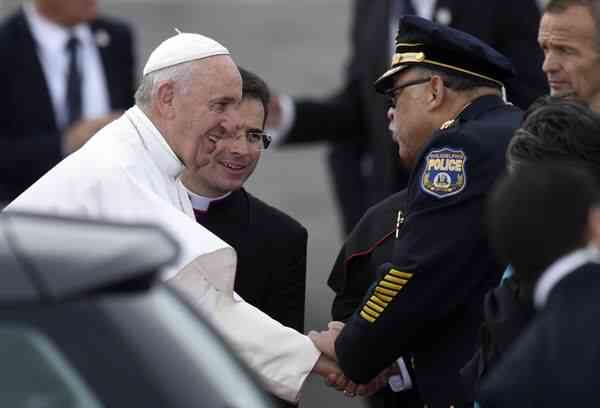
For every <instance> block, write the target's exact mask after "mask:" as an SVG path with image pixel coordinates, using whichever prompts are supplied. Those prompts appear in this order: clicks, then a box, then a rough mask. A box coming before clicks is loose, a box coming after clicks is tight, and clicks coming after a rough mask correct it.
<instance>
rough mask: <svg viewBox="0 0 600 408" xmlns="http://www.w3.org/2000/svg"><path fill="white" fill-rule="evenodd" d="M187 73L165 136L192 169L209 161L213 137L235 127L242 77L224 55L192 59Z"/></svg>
mask: <svg viewBox="0 0 600 408" xmlns="http://www.w3.org/2000/svg"><path fill="white" fill-rule="evenodd" d="M191 76H192V78H191V79H190V80H189V82H188V85H187V86H186V88H185V89H178V90H177V91H176V92H175V96H174V99H173V110H174V117H173V118H172V119H171V120H170V122H171V123H170V127H169V128H170V129H169V132H168V133H169V134H168V135H166V137H167V140H168V142H169V144H170V145H171V148H172V149H173V151H174V152H175V154H177V156H178V157H179V159H180V160H181V161H182V162H183V164H184V165H185V166H186V167H187V168H188V169H190V170H191V171H193V172H195V171H196V170H197V169H198V168H199V167H202V166H205V165H206V164H207V163H208V162H209V161H210V157H211V153H212V151H213V150H214V149H215V143H214V140H218V139H222V138H224V137H225V136H227V135H231V134H233V133H234V132H236V131H237V130H238V128H239V126H240V117H239V103H240V100H241V95H242V79H241V77H240V73H239V71H238V69H237V68H236V66H235V64H234V63H233V60H232V59H231V58H230V57H229V56H226V55H220V56H215V57H210V58H207V59H205V60H200V61H198V62H196V63H195V66H194V67H193V71H192V74H191Z"/></svg>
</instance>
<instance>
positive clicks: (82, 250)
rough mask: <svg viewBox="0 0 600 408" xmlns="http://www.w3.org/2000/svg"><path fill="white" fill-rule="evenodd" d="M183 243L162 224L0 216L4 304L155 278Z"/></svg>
mask: <svg viewBox="0 0 600 408" xmlns="http://www.w3.org/2000/svg"><path fill="white" fill-rule="evenodd" d="M178 254H179V245H178V244H177V243H176V242H175V240H174V239H173V238H172V237H171V236H170V235H169V234H167V233H166V232H165V231H164V230H163V229H161V228H160V227H158V226H155V225H150V224H130V223H114V222H104V221H93V220H89V219H82V218H74V217H62V216H50V215H41V214H32V213H24V212H16V211H9V212H3V213H2V214H0V270H1V271H2V284H1V285H0V303H5V302H14V301H35V300H39V301H56V300H61V299H64V298H65V297H72V296H77V295H80V294H83V293H86V292H90V291H93V290H99V289H102V288H106V287H113V286H114V287H118V285H119V284H124V283H127V282H132V281H134V280H137V279H142V278H144V277H146V278H148V277H153V278H154V277H156V276H157V274H158V271H159V270H160V269H161V268H162V267H164V266H167V265H169V264H171V263H173V261H175V259H176V258H177V256H178Z"/></svg>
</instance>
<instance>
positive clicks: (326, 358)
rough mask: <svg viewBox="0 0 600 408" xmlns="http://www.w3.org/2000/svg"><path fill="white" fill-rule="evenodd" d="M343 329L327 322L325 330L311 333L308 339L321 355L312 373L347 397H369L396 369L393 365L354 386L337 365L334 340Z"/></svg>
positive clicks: (395, 372)
mask: <svg viewBox="0 0 600 408" xmlns="http://www.w3.org/2000/svg"><path fill="white" fill-rule="evenodd" d="M343 327H344V323H342V322H336V321H333V322H329V324H328V325H327V330H323V331H320V332H317V331H311V332H309V333H308V337H309V338H310V339H311V340H312V342H313V343H314V344H315V346H316V347H317V349H319V351H321V352H322V353H323V354H322V355H321V357H320V358H319V360H318V361H317V363H316V364H315V367H314V368H313V372H314V373H316V374H319V375H320V376H322V377H323V378H325V382H326V384H327V385H329V386H330V387H333V388H335V389H337V390H338V391H342V392H343V393H344V395H346V396H347V397H355V396H357V395H359V396H370V395H373V394H374V393H376V392H377V391H379V390H380V389H381V388H383V387H385V386H386V384H387V383H388V379H389V377H390V376H392V375H395V374H397V373H398V367H397V365H396V364H393V365H392V366H391V367H389V368H386V369H384V370H383V371H382V372H381V373H379V374H378V375H377V376H376V377H375V378H373V379H372V380H371V381H370V382H369V383H368V384H356V383H354V382H352V381H351V380H350V379H348V378H347V377H346V376H345V375H344V373H343V372H342V370H341V369H340V368H339V366H338V364H337V356H336V353H335V340H336V339H337V336H338V335H339V334H340V332H341V331H342V329H343Z"/></svg>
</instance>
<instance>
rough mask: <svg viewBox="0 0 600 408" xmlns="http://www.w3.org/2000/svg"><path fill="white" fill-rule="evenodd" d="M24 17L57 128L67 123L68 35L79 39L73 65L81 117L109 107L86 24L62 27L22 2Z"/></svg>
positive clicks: (93, 115) (94, 44) (95, 47)
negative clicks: (78, 83)
mask: <svg viewBox="0 0 600 408" xmlns="http://www.w3.org/2000/svg"><path fill="white" fill-rule="evenodd" d="M23 9H24V12H25V17H26V19H27V22H28V23H29V27H30V28H31V33H32V35H33V39H34V41H35V42H36V44H37V55H38V58H39V60H40V63H41V65H42V70H43V71H44V76H45V78H46V84H47V85H48V90H49V92H50V99H51V100H52V107H53V108H54V114H55V117H56V120H57V123H58V126H59V128H60V129H64V127H65V125H66V123H67V101H66V87H67V85H66V84H67V69H68V65H69V54H68V52H67V47H66V44H67V41H68V39H69V37H70V35H71V33H72V34H73V35H75V36H76V37H77V39H78V40H79V48H78V54H77V65H78V67H79V71H80V73H81V79H82V82H81V85H82V88H81V91H82V103H83V106H82V111H81V114H82V119H92V118H98V117H100V116H104V115H106V114H107V113H109V111H110V102H109V101H110V100H109V95H108V88H107V85H106V77H105V75H104V68H103V65H102V61H101V59H100V53H99V51H98V46H99V45H106V44H104V43H102V44H100V43H101V41H98V44H97V41H96V38H95V37H94V35H93V34H92V30H91V28H90V27H89V25H88V24H78V25H76V26H75V27H73V28H67V27H63V26H61V25H59V24H57V23H55V22H53V21H50V20H48V19H47V18H46V17H44V16H42V15H41V14H40V13H39V12H38V11H37V10H36V8H35V6H34V5H33V4H32V3H26V4H25V5H24V6H23Z"/></svg>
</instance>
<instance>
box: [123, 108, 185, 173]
mask: <svg viewBox="0 0 600 408" xmlns="http://www.w3.org/2000/svg"><path fill="white" fill-rule="evenodd" d="M125 115H126V116H127V118H128V119H129V120H130V121H131V123H132V125H133V126H134V127H135V129H136V130H137V133H138V135H139V137H140V138H141V140H142V143H143V144H144V146H145V147H146V149H147V150H148V152H149V154H150V156H151V157H152V160H154V162H155V163H156V165H157V166H158V167H159V169H160V170H161V172H163V173H165V174H166V175H168V176H169V177H170V178H172V179H173V180H175V179H177V177H179V175H180V174H181V172H182V171H183V168H184V166H183V163H182V162H181V160H179V158H178V157H177V156H176V155H175V153H174V152H173V150H172V149H171V147H170V146H169V144H168V143H167V141H166V140H165V138H164V137H163V135H162V134H161V133H160V131H159V130H158V129H157V128H156V126H154V123H152V121H151V120H150V119H149V118H148V116H146V114H145V113H144V112H143V111H142V110H141V109H140V108H138V107H137V106H133V107H131V108H129V109H128V110H127V112H125Z"/></svg>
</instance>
